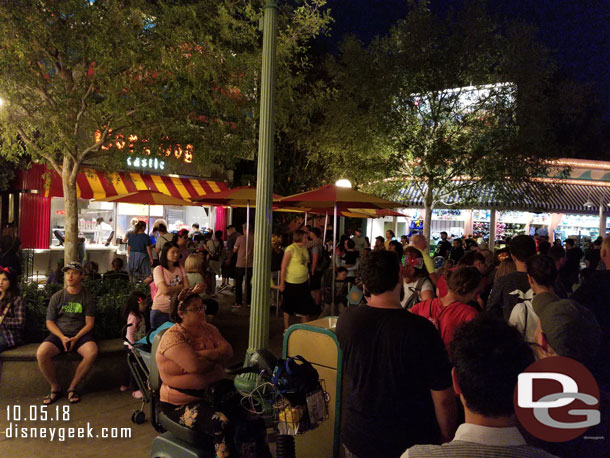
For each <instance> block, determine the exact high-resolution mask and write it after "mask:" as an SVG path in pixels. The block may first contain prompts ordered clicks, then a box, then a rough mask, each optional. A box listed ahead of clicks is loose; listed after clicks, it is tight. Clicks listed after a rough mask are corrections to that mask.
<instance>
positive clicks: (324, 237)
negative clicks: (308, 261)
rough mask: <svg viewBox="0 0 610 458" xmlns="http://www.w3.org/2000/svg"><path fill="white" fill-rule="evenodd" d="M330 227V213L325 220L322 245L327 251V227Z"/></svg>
mask: <svg viewBox="0 0 610 458" xmlns="http://www.w3.org/2000/svg"><path fill="white" fill-rule="evenodd" d="M327 226H328V212H326V217H325V218H324V234H323V235H322V245H324V249H326V227H327Z"/></svg>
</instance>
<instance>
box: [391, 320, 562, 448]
mask: <svg viewBox="0 0 610 458" xmlns="http://www.w3.org/2000/svg"><path fill="white" fill-rule="evenodd" d="M451 362H452V364H453V369H451V378H452V381H453V389H454V390H455V393H456V394H457V395H458V396H459V399H460V402H461V403H462V405H463V406H464V420H465V421H464V423H462V424H461V425H460V426H459V427H458V429H457V431H456V432H455V436H454V437H453V440H452V441H451V442H448V443H446V444H443V445H428V444H426V445H423V444H422V445H415V446H413V447H411V448H409V449H407V450H406V451H405V452H404V453H403V454H402V456H401V458H434V457H452V458H461V457H463V458H489V457H515V458H517V457H520V458H552V457H554V456H555V455H551V454H550V453H547V452H545V451H544V450H541V449H539V448H536V447H533V446H531V445H528V442H530V441H528V440H526V438H524V435H523V434H522V433H521V432H520V431H519V428H518V427H517V421H516V420H515V409H514V403H513V392H514V387H515V385H516V384H517V379H518V377H519V374H520V373H521V372H523V371H524V370H525V369H527V367H528V366H529V365H530V364H532V363H533V362H534V355H533V354H532V350H531V349H530V347H529V345H528V344H527V343H526V342H524V341H523V339H522V338H521V335H520V334H519V332H518V331H517V330H515V329H514V328H512V327H511V326H509V325H508V324H507V323H505V322H504V321H503V320H501V319H499V318H497V317H493V316H491V315H489V314H481V315H479V316H478V317H476V318H475V319H474V320H472V321H470V322H468V323H466V324H464V325H462V326H461V327H460V328H458V330H457V331H456V332H455V336H454V339H453V342H452V343H451ZM561 456H563V455H561Z"/></svg>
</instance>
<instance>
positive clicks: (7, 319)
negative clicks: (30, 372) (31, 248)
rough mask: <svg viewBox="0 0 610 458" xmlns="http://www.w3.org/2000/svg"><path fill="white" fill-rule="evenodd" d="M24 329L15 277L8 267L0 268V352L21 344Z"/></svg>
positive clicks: (21, 303)
mask: <svg viewBox="0 0 610 458" xmlns="http://www.w3.org/2000/svg"><path fill="white" fill-rule="evenodd" d="M24 327H25V305H24V304H23V302H22V300H21V293H20V292H19V285H18V284H17V275H16V274H15V272H14V271H13V269H11V268H10V267H0V352H3V351H4V350H8V349H9V348H13V347H16V346H17V345H21V344H22V343H23V335H22V334H23V329H24Z"/></svg>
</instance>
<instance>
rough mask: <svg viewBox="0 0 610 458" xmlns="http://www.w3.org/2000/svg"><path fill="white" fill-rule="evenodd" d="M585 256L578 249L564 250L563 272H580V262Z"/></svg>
mask: <svg viewBox="0 0 610 458" xmlns="http://www.w3.org/2000/svg"><path fill="white" fill-rule="evenodd" d="M584 255H585V254H584V253H583V252H582V250H581V249H580V248H578V247H574V248H572V249H571V250H566V263H565V266H564V268H565V270H567V271H568V272H578V271H579V270H580V260H581V259H582V257H583V256H584Z"/></svg>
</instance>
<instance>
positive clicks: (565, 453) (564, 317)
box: [528, 294, 610, 458]
mask: <svg viewBox="0 0 610 458" xmlns="http://www.w3.org/2000/svg"><path fill="white" fill-rule="evenodd" d="M536 299H537V300H534V302H533V307H534V311H535V312H536V315H538V319H539V321H538V326H537V328H536V333H535V334H534V340H535V342H536V346H535V347H534V348H535V353H536V358H537V359H542V358H548V357H551V356H565V357H568V358H572V359H574V360H576V361H578V362H580V363H581V364H583V365H585V366H586V367H588V368H590V367H591V363H592V361H593V360H594V357H595V355H596V354H597V352H598V351H608V349H602V348H600V339H601V334H602V332H601V329H600V326H599V323H598V321H597V319H596V318H595V315H594V314H593V312H591V311H590V310H589V309H588V308H586V307H584V306H582V305H580V304H579V303H578V302H575V301H573V300H569V299H560V300H557V298H556V297H554V296H553V295H551V294H546V295H541V296H540V297H538V296H537V298H536ZM600 388H601V387H600ZM599 410H600V413H601V423H599V424H598V425H596V426H592V427H590V428H589V429H588V430H587V432H586V433H585V435H584V436H580V437H577V438H576V439H572V440H570V441H566V442H542V441H538V440H536V439H535V438H531V441H532V442H533V443H535V444H537V445H538V446H540V447H541V448H543V449H545V450H548V451H549V452H551V453H555V454H557V455H559V456H561V457H564V458H572V457H573V458H577V457H598V456H607V453H608V445H607V442H606V440H591V439H590V437H593V438H602V437H605V438H606V439H607V437H608V436H607V434H608V428H609V427H610V400H609V398H608V393H606V392H604V391H603V390H601V389H600V406H599ZM585 436H586V437H585ZM528 440H530V438H528Z"/></svg>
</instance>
